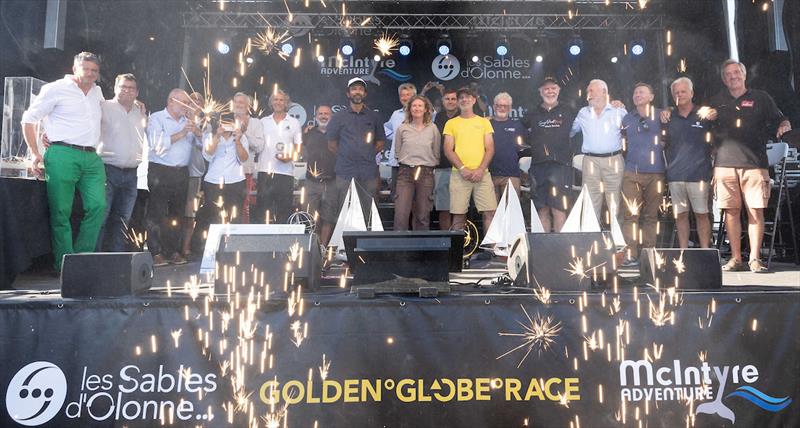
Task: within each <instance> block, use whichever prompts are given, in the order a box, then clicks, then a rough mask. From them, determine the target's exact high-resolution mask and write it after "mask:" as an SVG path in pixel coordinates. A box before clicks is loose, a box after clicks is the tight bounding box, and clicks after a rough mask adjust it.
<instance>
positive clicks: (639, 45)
mask: <svg viewBox="0 0 800 428" xmlns="http://www.w3.org/2000/svg"><path fill="white" fill-rule="evenodd" d="M644 47H645V45H644V40H634V41H632V42H631V53H632V54H634V55H636V56H639V55H642V54H644Z"/></svg>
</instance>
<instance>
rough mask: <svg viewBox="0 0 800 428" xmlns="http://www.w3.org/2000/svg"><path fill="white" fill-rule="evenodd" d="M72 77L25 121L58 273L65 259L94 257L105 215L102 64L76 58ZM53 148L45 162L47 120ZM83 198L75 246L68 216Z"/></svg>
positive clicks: (45, 91) (46, 91)
mask: <svg viewBox="0 0 800 428" xmlns="http://www.w3.org/2000/svg"><path fill="white" fill-rule="evenodd" d="M72 72H73V73H74V74H73V75H66V76H64V78H63V79H61V80H57V81H55V82H52V83H48V84H46V85H44V86H43V87H42V89H41V91H40V92H39V95H38V96H37V97H36V99H35V100H34V101H33V102H32V103H31V105H30V107H28V110H26V111H25V113H24V114H23V115H22V125H23V136H24V137H25V142H26V143H27V144H28V150H30V152H31V155H32V156H33V159H34V165H33V169H34V171H37V172H40V171H41V168H42V166H44V170H45V179H46V180H47V199H48V202H49V205H50V228H51V234H52V236H51V239H52V244H53V255H54V256H55V268H56V270H61V263H62V260H63V257H64V254H70V253H76V252H78V253H82V252H90V251H94V249H95V246H96V245H97V237H98V235H99V234H100V228H101V227H102V225H103V215H104V214H105V210H106V198H105V183H106V173H105V169H104V168H103V160H102V159H100V156H98V155H97V146H98V144H99V143H100V115H101V110H100V104H101V103H102V102H103V91H102V90H100V87H98V86H97V85H95V81H97V78H98V76H99V75H100V60H99V59H98V58H97V56H96V55H95V54H93V53H90V52H81V53H79V54H78V55H75V59H74V61H73V64H72ZM45 118H46V119H47V120H46V121H44V122H43V126H44V135H45V136H46V141H49V146H48V148H47V151H46V152H45V154H44V158H43V157H42V155H41V154H40V153H39V148H38V145H37V142H38V138H39V126H40V123H41V121H42V120H43V119H45ZM76 188H77V189H78V191H79V192H80V193H81V200H82V201H83V210H84V215H83V219H82V220H81V225H80V231H79V232H78V237H77V239H76V240H75V241H74V242H73V241H72V226H71V224H70V220H69V219H70V214H71V213H72V202H73V198H74V195H75V189H76Z"/></svg>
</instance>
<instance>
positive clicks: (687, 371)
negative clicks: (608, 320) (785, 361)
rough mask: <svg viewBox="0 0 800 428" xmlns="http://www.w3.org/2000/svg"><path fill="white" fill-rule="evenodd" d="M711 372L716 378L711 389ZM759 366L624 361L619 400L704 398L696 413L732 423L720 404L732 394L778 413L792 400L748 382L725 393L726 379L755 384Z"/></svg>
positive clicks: (728, 409)
mask: <svg viewBox="0 0 800 428" xmlns="http://www.w3.org/2000/svg"><path fill="white" fill-rule="evenodd" d="M712 375H713V376H714V377H715V378H716V380H717V382H716V383H717V388H716V390H714V389H712V386H711V385H712ZM758 376H759V374H758V368H757V367H756V366H754V365H752V364H748V365H744V366H740V365H735V366H711V365H709V364H708V363H707V362H705V361H704V362H703V363H702V364H701V365H699V366H685V367H684V366H683V365H682V364H681V361H680V360H673V362H672V365H671V366H670V365H664V366H661V367H653V364H651V363H650V362H649V361H646V360H638V361H632V360H625V361H623V362H622V364H620V366H619V381H620V386H621V390H620V397H621V399H622V401H627V402H636V401H642V400H647V401H686V400H695V401H706V400H711V401H709V402H705V403H702V404H700V405H698V406H697V409H696V410H695V414H700V413H705V414H709V415H718V416H719V417H721V418H724V419H728V420H729V421H731V422H732V423H733V422H735V421H736V415H734V413H733V411H732V410H731V409H730V408H729V407H728V406H726V405H725V404H724V403H723V400H727V399H729V398H731V397H740V398H744V399H745V400H747V401H749V402H751V403H753V404H755V405H756V406H758V407H760V408H762V409H764V410H766V411H769V412H779V411H781V410H783V409H785V408H786V407H787V406H789V405H790V404H791V403H792V399H791V398H789V397H782V398H776V397H773V396H771V395H769V394H766V393H764V392H762V391H760V390H758V389H757V388H756V387H754V386H751V385H741V386H739V387H737V388H736V390H735V391H734V392H732V393H730V394H728V395H725V387H726V386H727V385H728V382H730V383H732V384H734V385H739V384H754V383H756V382H757V381H758Z"/></svg>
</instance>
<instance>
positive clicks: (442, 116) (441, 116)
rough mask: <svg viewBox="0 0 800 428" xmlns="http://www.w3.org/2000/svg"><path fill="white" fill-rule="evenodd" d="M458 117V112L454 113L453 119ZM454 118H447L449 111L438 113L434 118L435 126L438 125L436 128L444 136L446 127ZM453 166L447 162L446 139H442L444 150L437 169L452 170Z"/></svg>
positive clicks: (441, 151) (441, 152) (440, 152)
mask: <svg viewBox="0 0 800 428" xmlns="http://www.w3.org/2000/svg"><path fill="white" fill-rule="evenodd" d="M456 116H458V110H456V111H455V112H454V113H453V116H452V117H456ZM452 117H450V116H447V111H445V110H442V111H440V112H439V113H436V116H434V118H433V124H434V125H436V128H438V129H439V133H440V134H442V135H444V126H445V124H447V121H448V120H450V119H451V118H452ZM452 167H453V166H452V165H450V161H449V160H447V156H445V155H444V137H442V149H441V150H440V151H439V165H437V166H436V168H447V169H450V168H452Z"/></svg>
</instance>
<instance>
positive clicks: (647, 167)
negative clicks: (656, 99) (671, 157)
mask: <svg viewBox="0 0 800 428" xmlns="http://www.w3.org/2000/svg"><path fill="white" fill-rule="evenodd" d="M653 111H654V113H653V116H651V117H647V116H645V117H642V116H640V115H639V112H638V111H636V110H634V111H632V112H630V113H628V114H626V115H625V117H623V118H622V128H623V129H624V130H625V136H626V138H627V145H626V146H627V147H626V153H625V170H626V171H631V172H642V173H655V174H663V173H664V169H665V166H664V147H663V146H662V144H661V120H660V115H661V109H653Z"/></svg>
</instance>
